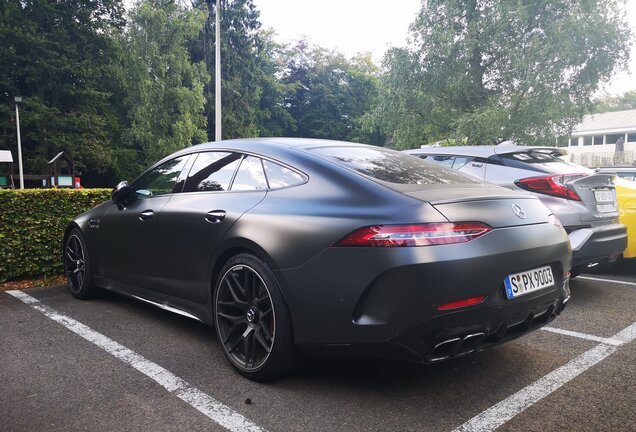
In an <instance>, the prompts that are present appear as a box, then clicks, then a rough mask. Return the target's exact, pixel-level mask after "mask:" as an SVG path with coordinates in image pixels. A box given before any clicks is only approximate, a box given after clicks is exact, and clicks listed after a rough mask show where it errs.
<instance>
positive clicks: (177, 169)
mask: <svg viewBox="0 0 636 432" xmlns="http://www.w3.org/2000/svg"><path fill="white" fill-rule="evenodd" d="M188 157H189V156H188V155H186V156H181V157H178V158H174V159H171V160H169V161H167V162H164V163H162V164H161V165H159V166H158V167H156V168H154V169H153V170H151V171H148V172H147V173H146V174H145V175H144V176H143V177H141V178H140V179H139V180H137V181H136V182H135V184H134V186H133V187H134V191H135V195H136V196H137V197H138V198H150V197H153V196H157V195H164V194H169V193H172V192H173V190H174V187H175V185H176V184H177V180H178V178H179V174H181V170H183V167H184V166H185V164H186V161H187V160H188Z"/></svg>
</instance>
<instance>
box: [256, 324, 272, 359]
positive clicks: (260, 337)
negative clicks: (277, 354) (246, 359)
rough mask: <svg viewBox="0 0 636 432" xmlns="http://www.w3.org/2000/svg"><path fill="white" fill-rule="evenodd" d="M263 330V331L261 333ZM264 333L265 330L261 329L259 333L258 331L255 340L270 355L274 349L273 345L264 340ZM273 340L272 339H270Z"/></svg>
mask: <svg viewBox="0 0 636 432" xmlns="http://www.w3.org/2000/svg"><path fill="white" fill-rule="evenodd" d="M259 330H261V331H259ZM262 331H263V328H262V327H260V328H259V329H258V330H257V331H256V337H255V339H256V340H257V341H258V343H259V344H260V345H261V346H262V347H263V349H264V350H265V351H267V352H268V353H269V352H271V350H272V347H271V344H269V343H268V342H267V341H265V340H264V339H263V335H262V334H261V332H262ZM270 339H271V338H270Z"/></svg>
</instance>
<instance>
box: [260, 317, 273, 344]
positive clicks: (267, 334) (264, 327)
mask: <svg viewBox="0 0 636 432" xmlns="http://www.w3.org/2000/svg"><path fill="white" fill-rule="evenodd" d="M260 329H261V331H262V332H263V333H264V334H265V337H266V338H267V339H268V340H270V341H271V340H272V338H273V336H272V333H271V332H270V331H269V328H268V326H267V324H266V323H264V322H261V325H260Z"/></svg>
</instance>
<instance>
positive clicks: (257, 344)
mask: <svg viewBox="0 0 636 432" xmlns="http://www.w3.org/2000/svg"><path fill="white" fill-rule="evenodd" d="M213 308H214V310H213V312H214V326H215V328H216V334H217V337H218V338H219V342H220V344H221V348H222V350H223V354H224V355H225V357H226V358H227V359H228V361H229V362H230V364H231V365H232V367H234V369H236V370H237V371H238V372H239V373H240V374H241V375H243V376H244V377H246V378H249V379H251V380H254V381H270V380H273V379H276V378H280V377H283V376H286V375H289V374H291V373H293V372H294V371H295V370H296V369H297V367H298V365H299V362H300V354H299V352H298V350H297V348H296V346H295V345H294V336H293V331H292V325H291V319H290V316H289V310H288V309H287V305H286V304H285V302H284V300H283V296H282V294H281V290H280V286H279V284H278V281H277V280H276V277H275V276H274V274H273V273H272V271H271V270H270V269H269V268H268V267H267V266H266V265H265V263H263V262H262V261H261V260H259V259H258V258H256V257H255V256H253V255H250V254H239V255H236V256H234V257H232V258H231V259H230V260H228V261H227V262H226V263H225V265H224V266H223V268H222V269H221V272H220V275H219V278H218V280H217V282H216V285H215V288H214V303H213Z"/></svg>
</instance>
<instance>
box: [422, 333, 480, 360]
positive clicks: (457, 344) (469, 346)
mask: <svg viewBox="0 0 636 432" xmlns="http://www.w3.org/2000/svg"><path fill="white" fill-rule="evenodd" d="M485 338H486V333H484V332H479V333H471V334H469V335H466V336H464V337H463V338H459V337H455V338H451V339H447V340H445V341H443V342H440V343H438V344H437V345H435V346H434V347H433V349H432V350H431V352H430V354H429V355H428V358H427V360H428V361H430V362H437V361H442V360H446V359H448V358H450V357H458V356H462V355H466V354H470V353H471V352H473V351H475V349H477V348H478V347H479V346H480V345H481V343H482V342H483V340H484V339H485Z"/></svg>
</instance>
